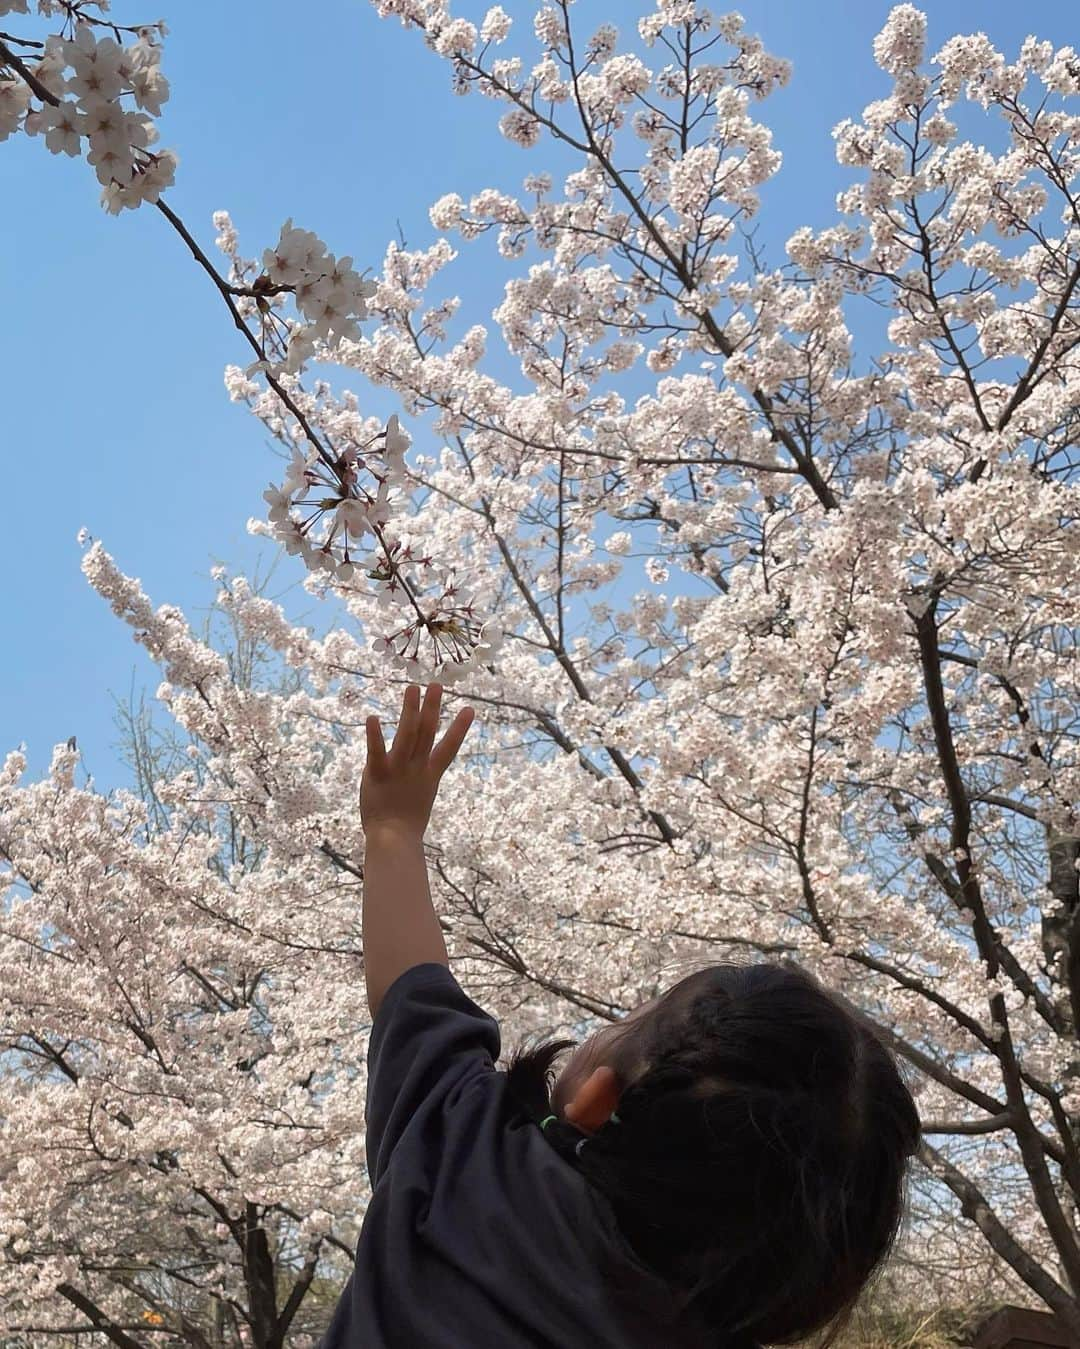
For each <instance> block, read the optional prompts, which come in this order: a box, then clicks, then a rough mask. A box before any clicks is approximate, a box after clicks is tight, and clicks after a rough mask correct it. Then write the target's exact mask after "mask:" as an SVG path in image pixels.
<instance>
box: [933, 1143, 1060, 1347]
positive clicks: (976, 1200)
mask: <svg viewBox="0 0 1080 1349" xmlns="http://www.w3.org/2000/svg"><path fill="white" fill-rule="evenodd" d="M919 1152H920V1156H921V1158H922V1159H923V1161H924V1162H925V1163H926V1165H927V1166H928V1167H929V1169H930V1171H931V1173H932V1174H933V1175H935V1176H938V1177H939V1178H940V1179H941V1180H943V1181H944V1182H945V1184H946V1185H947V1186H948V1187H949V1189H950V1190H952V1192H953V1194H955V1195H956V1197H957V1199H959V1200H960V1207H961V1210H962V1212H963V1215H964V1217H965V1218H967V1219H968V1220H969V1221H970V1222H973V1223H975V1225H976V1226H977V1227H978V1229H979V1231H980V1232H982V1234H983V1236H984V1237H985V1238H986V1239H987V1241H988V1242H989V1243H990V1245H991V1246H992V1247H993V1248H994V1250H995V1251H997V1253H998V1255H1000V1256H1001V1257H1002V1259H1003V1260H1005V1261H1007V1262H1008V1263H1009V1264H1010V1265H1011V1266H1012V1268H1013V1269H1015V1270H1016V1272H1017V1273H1018V1274H1019V1275H1020V1276H1021V1278H1022V1279H1024V1281H1025V1282H1026V1283H1027V1284H1028V1286H1029V1287H1030V1288H1031V1289H1033V1291H1034V1292H1036V1293H1038V1295H1039V1296H1040V1297H1041V1298H1042V1299H1043V1301H1044V1302H1045V1303H1046V1305H1047V1306H1048V1307H1050V1308H1051V1309H1052V1310H1053V1311H1054V1312H1055V1313H1056V1314H1057V1316H1058V1317H1059V1318H1060V1320H1061V1324H1062V1326H1063V1327H1064V1328H1065V1329H1066V1330H1068V1331H1069V1332H1070V1333H1071V1334H1073V1335H1075V1336H1076V1337H1077V1338H1078V1339H1080V1311H1078V1310H1077V1306H1076V1302H1075V1300H1074V1299H1073V1297H1072V1296H1071V1295H1070V1293H1069V1292H1068V1291H1067V1290H1066V1289H1065V1288H1063V1287H1062V1286H1061V1284H1059V1283H1058V1281H1057V1280H1056V1279H1054V1278H1053V1277H1052V1276H1051V1275H1050V1274H1048V1273H1047V1272H1046V1270H1045V1269H1044V1268H1043V1267H1042V1266H1041V1265H1040V1264H1039V1263H1038V1262H1037V1261H1036V1260H1034V1259H1033V1258H1032V1257H1031V1255H1030V1254H1029V1253H1028V1252H1027V1251H1026V1250H1025V1249H1024V1248H1023V1247H1022V1246H1021V1245H1020V1243H1019V1242H1018V1241H1017V1240H1016V1239H1015V1238H1014V1237H1013V1236H1012V1234H1011V1233H1010V1232H1009V1230H1008V1228H1006V1226H1005V1225H1004V1223H1003V1222H1002V1221H1001V1219H1000V1218H999V1217H998V1216H997V1215H996V1214H995V1213H994V1211H993V1210H992V1209H991V1207H990V1204H989V1201H988V1200H987V1198H986V1195H985V1194H983V1192H982V1191H981V1190H980V1189H979V1187H978V1186H977V1185H976V1184H975V1183H974V1181H972V1180H970V1179H969V1178H968V1177H967V1176H965V1175H964V1173H963V1172H962V1171H960V1170H959V1169H958V1168H957V1167H955V1166H953V1164H952V1163H951V1162H950V1161H949V1160H948V1158H947V1157H946V1156H945V1155H944V1153H942V1152H941V1151H940V1150H939V1149H937V1148H935V1147H934V1146H933V1145H932V1144H930V1143H927V1142H926V1141H925V1140H924V1141H923V1142H922V1143H921V1144H920V1149H919Z"/></svg>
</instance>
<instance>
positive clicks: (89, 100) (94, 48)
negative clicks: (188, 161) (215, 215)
mask: <svg viewBox="0 0 1080 1349" xmlns="http://www.w3.org/2000/svg"><path fill="white" fill-rule="evenodd" d="M8 7H9V8H10V7H11V6H10V0H8ZM39 8H40V9H41V10H42V12H50V11H51V10H52V9H53V8H54V6H53V5H51V4H50V5H48V6H39ZM56 8H61V9H62V11H63V12H64V14H65V18H66V20H67V24H68V25H70V24H71V23H72V22H74V29H73V31H72V32H71V35H70V36H63V35H62V34H56V33H54V34H51V35H50V36H49V37H48V38H46V40H45V42H44V44H43V51H42V55H41V57H40V59H38V60H36V61H32V62H31V61H27V62H25V63H23V62H20V65H21V66H22V67H23V71H22V72H20V71H19V70H18V69H17V68H15V67H14V66H13V65H12V63H11V62H7V63H5V61H4V59H3V57H2V56H0V140H3V139H6V138H7V136H9V135H11V134H12V132H13V131H15V130H17V129H18V127H19V125H20V124H21V125H22V127H23V129H24V130H25V131H26V133H27V134H28V135H31V136H37V135H40V136H42V137H43V138H44V141H45V145H46V146H47V148H48V149H49V150H50V151H52V153H53V154H66V155H70V156H72V157H77V156H79V155H80V154H82V153H83V152H84V144H83V143H84V141H85V143H86V148H85V153H86V158H87V162H88V163H89V164H90V165H91V166H92V167H93V169H94V172H95V174H96V175H97V179H98V182H99V183H100V184H101V187H102V194H101V200H102V204H103V205H104V206H105V207H106V208H107V209H108V210H109V211H111V212H113V213H117V212H119V211H120V210H122V209H123V208H125V207H127V208H135V207H137V206H139V205H141V204H142V203H143V202H146V201H149V202H156V201H157V200H158V198H159V197H160V195H161V193H162V192H163V191H164V189H165V188H167V187H169V186H170V185H171V184H172V181H173V177H174V174H175V170H176V164H177V157H176V155H175V154H174V153H173V151H171V150H153V149H151V148H150V147H151V146H153V145H154V144H155V143H156V141H157V139H158V133H157V127H156V126H155V124H154V120H153V119H154V118H156V117H158V116H160V114H161V107H162V104H163V103H164V102H165V101H166V100H167V99H168V97H169V83H168V80H167V79H166V78H165V76H164V75H163V74H162V72H161V65H160V61H161V45H160V39H161V38H162V37H164V36H165V34H166V33H167V31H168V30H167V28H166V26H165V24H164V23H160V22H159V23H157V24H153V25H147V26H144V27H141V28H138V29H132V30H128V31H129V32H132V33H133V35H134V40H133V41H132V42H130V43H128V44H127V45H126V46H122V45H121V44H120V43H119V42H118V41H117V39H116V37H115V36H112V35H111V34H109V33H105V34H104V35H99V33H98V31H97V29H96V27H95V26H94V24H92V23H91V22H90V21H88V20H85V18H84V15H83V13H82V9H81V7H80V6H77V5H71V6H67V7H59V6H56ZM0 12H2V11H0ZM22 12H25V6H24V7H23V9H22ZM115 31H116V32H117V33H119V32H120V31H121V30H120V29H116V30H115ZM9 41H10V42H11V44H12V45H15V42H14V39H9ZM23 72H25V74H23ZM128 99H130V102H131V104H132V105H133V106H126V104H125V100H128Z"/></svg>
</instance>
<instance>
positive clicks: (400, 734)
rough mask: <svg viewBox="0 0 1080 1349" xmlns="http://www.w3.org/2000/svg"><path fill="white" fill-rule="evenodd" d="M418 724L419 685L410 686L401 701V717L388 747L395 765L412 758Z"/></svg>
mask: <svg viewBox="0 0 1080 1349" xmlns="http://www.w3.org/2000/svg"><path fill="white" fill-rule="evenodd" d="M419 724H420V685H419V684H410V685H409V687H408V688H407V689H406V690H405V696H404V698H402V700H401V717H400V719H399V720H398V725H397V730H396V731H395V732H394V743H393V744H392V745H391V746H390V757H391V758H392V759H393V761H394V762H395V763H406V762H407V761H408V760H409V759H410V758H411V757H412V751H413V745H414V744H415V743H416V733H417V730H418V729H419Z"/></svg>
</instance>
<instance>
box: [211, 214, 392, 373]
mask: <svg viewBox="0 0 1080 1349" xmlns="http://www.w3.org/2000/svg"><path fill="white" fill-rule="evenodd" d="M214 223H215V225H216V226H217V227H218V229H219V230H225V229H226V228H227V227H228V225H229V223H230V222H229V221H228V216H227V215H226V213H225V212H220V211H219V212H217V213H216V215H215V217H214ZM262 263H263V270H262V273H261V274H260V275H259V276H258V277H257V278H256V279H255V281H254V282H253V284H252V290H253V292H254V294H255V296H256V297H257V298H258V300H259V302H260V308H261V309H262V311H263V312H264V313H265V312H267V310H268V307H269V305H270V304H272V302H273V300H274V299H276V298H278V297H279V296H281V295H284V294H291V295H292V297H293V300H294V301H295V304H296V308H297V309H298V310H299V312H300V313H301V314H302V315H303V317H304V318H305V319H306V320H307V322H306V323H297V322H293V323H291V324H289V325H288V330H287V331H288V338H287V346H286V351H285V358H284V360H281V361H278V362H272V361H269V360H265V359H263V360H258V361H256V362H254V363H253V364H252V365H251V366H250V367H249V368H248V372H247V373H248V374H249V375H250V374H252V373H253V372H254V371H255V370H266V371H268V372H270V373H271V374H275V375H279V374H282V373H289V374H295V373H297V372H299V371H301V370H302V369H303V368H304V363H305V361H308V360H310V359H311V357H313V356H314V355H315V351H316V345H317V344H318V343H321V344H322V347H323V349H325V351H327V352H332V351H333V350H334V349H335V348H337V347H338V346H340V345H341V343H342V342H344V341H355V340H356V339H358V338H359V336H360V329H359V328H358V327H357V321H358V320H359V319H364V318H366V317H367V313H368V310H367V301H368V300H369V299H370V298H371V296H372V295H373V294H374V293H375V283H374V281H370V280H365V279H364V278H363V277H362V276H361V275H360V274H359V272H357V271H356V270H355V269H354V268H353V265H352V258H350V257H344V258H336V257H335V256H334V255H333V254H332V253H331V252H329V250H328V249H327V247H326V245H325V244H324V243H323V241H322V240H321V239H320V238H319V237H318V235H316V234H313V233H312V232H311V231H310V230H302V229H297V228H296V227H295V226H294V225H293V223H292V220H291V219H289V220H286V222H285V224H284V225H282V227H281V235H280V238H279V239H278V242H277V244H276V245H275V246H274V247H273V248H267V249H266V250H265V251H264V252H263V259H262Z"/></svg>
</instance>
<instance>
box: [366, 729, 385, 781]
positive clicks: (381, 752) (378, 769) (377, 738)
mask: <svg viewBox="0 0 1080 1349" xmlns="http://www.w3.org/2000/svg"><path fill="white" fill-rule="evenodd" d="M366 726H367V754H368V766H369V767H370V768H371V770H372V772H374V773H382V772H383V771H384V770H385V768H386V745H385V743H384V741H383V734H382V727H381V726H380V725H379V718H378V717H368V719H367V722H366Z"/></svg>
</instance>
